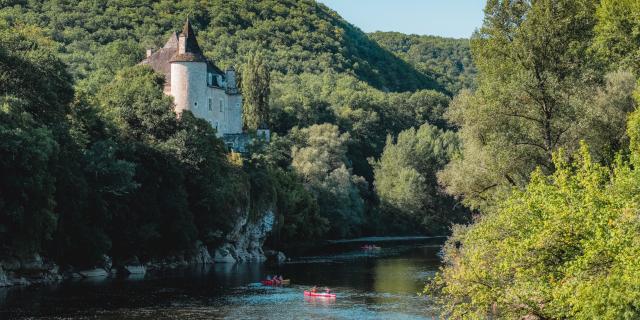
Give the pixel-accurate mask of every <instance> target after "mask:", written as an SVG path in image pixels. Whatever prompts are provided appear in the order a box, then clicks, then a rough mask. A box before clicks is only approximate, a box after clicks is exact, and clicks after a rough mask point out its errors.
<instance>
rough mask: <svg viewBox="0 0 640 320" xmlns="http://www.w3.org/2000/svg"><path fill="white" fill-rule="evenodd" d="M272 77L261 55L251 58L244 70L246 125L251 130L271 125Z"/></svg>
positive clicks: (254, 55) (243, 91)
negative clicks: (270, 95) (270, 96)
mask: <svg viewBox="0 0 640 320" xmlns="http://www.w3.org/2000/svg"><path fill="white" fill-rule="evenodd" d="M270 93H271V76H270V74H269V69H268V68H267V65H266V64H265V61H264V57H263V56H262V54H261V53H255V54H253V55H251V56H250V57H249V61H247V63H246V64H245V65H244V68H243V69H242V94H243V95H244V110H243V116H244V125H245V127H246V128H247V129H249V130H256V129H259V128H261V127H266V125H267V124H268V123H269V94H270Z"/></svg>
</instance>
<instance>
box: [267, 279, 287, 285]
mask: <svg viewBox="0 0 640 320" xmlns="http://www.w3.org/2000/svg"><path fill="white" fill-rule="evenodd" d="M260 283H262V284H263V285H265V286H279V285H283V286H288V285H290V284H291V279H284V280H282V281H274V280H262V281H260Z"/></svg>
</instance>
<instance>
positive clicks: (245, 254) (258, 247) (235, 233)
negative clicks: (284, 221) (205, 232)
mask: <svg viewBox="0 0 640 320" xmlns="http://www.w3.org/2000/svg"><path fill="white" fill-rule="evenodd" d="M274 222H275V214H274V213H273V211H271V210H268V211H267V212H265V213H264V214H263V215H262V216H261V217H259V218H258V219H256V220H255V221H254V220H252V219H250V218H249V214H248V213H244V214H241V215H240V216H239V217H238V219H237V220H236V224H235V227H234V228H233V230H232V231H231V232H229V234H227V236H226V237H225V243H224V244H223V245H221V246H220V247H218V248H217V249H216V250H215V253H214V257H213V261H214V262H218V263H234V262H249V261H265V260H266V259H267V258H266V257H265V255H264V251H263V250H262V245H263V244H264V241H265V240H266V238H267V235H268V234H269V232H270V231H271V230H272V229H273V224H274Z"/></svg>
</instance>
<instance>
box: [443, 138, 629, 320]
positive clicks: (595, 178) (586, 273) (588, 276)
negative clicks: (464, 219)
mask: <svg viewBox="0 0 640 320" xmlns="http://www.w3.org/2000/svg"><path fill="white" fill-rule="evenodd" d="M637 165H638V163H633V166H632V165H630V164H628V163H624V162H621V161H619V162H618V163H616V165H615V166H614V168H613V170H611V171H610V170H609V169H608V168H606V167H603V166H601V165H598V164H597V163H595V162H593V161H592V160H591V157H590V155H589V152H588V150H587V148H586V147H583V148H582V150H581V152H580V154H579V155H577V156H576V159H575V160H574V161H573V162H569V161H568V160H566V158H565V157H564V156H563V154H562V153H557V154H556V157H555V166H556V168H557V170H556V171H555V172H554V173H553V174H551V175H548V176H546V175H544V174H543V173H542V171H541V170H537V171H535V172H534V174H533V175H532V178H531V181H530V183H529V184H528V185H527V187H526V189H525V190H523V191H516V192H514V193H513V194H512V195H511V196H510V197H509V198H508V199H507V200H505V201H503V202H501V203H500V204H499V205H498V206H497V209H496V210H495V211H491V212H488V213H486V214H485V215H484V216H483V217H482V218H481V219H480V220H479V221H478V222H476V223H475V224H474V225H473V226H471V227H467V228H457V230H456V231H455V232H454V235H453V236H452V238H451V239H449V241H448V242H447V245H446V247H445V266H444V268H443V270H442V272H441V274H440V276H439V277H438V278H437V280H436V281H435V282H434V283H433V284H432V287H431V289H435V290H439V291H440V294H441V296H440V297H441V302H442V303H443V304H444V305H446V306H447V311H448V312H450V315H451V316H452V317H454V318H463V319H477V318H485V317H492V318H496V319H513V318H524V317H537V318H544V319H567V318H572V319H594V318H603V319H634V318H637V317H638V297H639V296H638V292H639V291H638V286H639V285H640V283H638V279H637V277H636V276H635V275H636V274H637V273H638V272H640V265H638V263H637V261H638V259H637V254H638V253H639V252H640V246H638V242H637V241H636V235H637V234H638V232H639V231H640V220H638V215H637V211H638V206H639V205H640V203H638V201H637V199H638V190H640V189H639V187H640V176H639V175H638V170H637V169H636V168H637Z"/></svg>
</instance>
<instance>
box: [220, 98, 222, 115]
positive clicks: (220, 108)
mask: <svg viewBox="0 0 640 320" xmlns="http://www.w3.org/2000/svg"><path fill="white" fill-rule="evenodd" d="M220 112H222V99H220Z"/></svg>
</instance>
